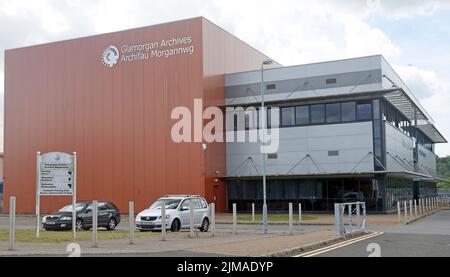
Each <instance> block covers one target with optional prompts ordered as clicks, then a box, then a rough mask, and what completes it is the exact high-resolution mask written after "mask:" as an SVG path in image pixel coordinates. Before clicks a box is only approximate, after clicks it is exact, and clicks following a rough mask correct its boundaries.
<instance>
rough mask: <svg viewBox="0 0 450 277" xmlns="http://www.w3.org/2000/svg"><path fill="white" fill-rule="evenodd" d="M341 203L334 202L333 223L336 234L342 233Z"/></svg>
mask: <svg viewBox="0 0 450 277" xmlns="http://www.w3.org/2000/svg"><path fill="white" fill-rule="evenodd" d="M341 207H342V204H338V203H335V204H334V223H335V227H334V228H335V231H336V235H337V236H341V235H342V234H343V233H344V226H343V222H342V220H343V218H342V213H341Z"/></svg>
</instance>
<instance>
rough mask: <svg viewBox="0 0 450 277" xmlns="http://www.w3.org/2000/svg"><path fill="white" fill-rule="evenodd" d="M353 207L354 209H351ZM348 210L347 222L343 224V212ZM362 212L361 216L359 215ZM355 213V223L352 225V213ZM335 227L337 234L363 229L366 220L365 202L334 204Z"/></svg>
mask: <svg viewBox="0 0 450 277" xmlns="http://www.w3.org/2000/svg"><path fill="white" fill-rule="evenodd" d="M353 207H354V209H353ZM346 211H348V224H347V225H346V224H345V218H344V217H345V212H346ZM361 212H362V216H361ZM354 213H355V215H356V225H355V226H354V225H353V223H354V222H353V219H354V218H353V214H354ZM334 216H335V229H336V234H337V235H338V236H342V235H346V234H351V233H353V232H358V231H364V230H365V229H366V222H367V209H366V203H365V202H355V203H336V204H334Z"/></svg>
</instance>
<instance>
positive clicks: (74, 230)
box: [69, 152, 77, 240]
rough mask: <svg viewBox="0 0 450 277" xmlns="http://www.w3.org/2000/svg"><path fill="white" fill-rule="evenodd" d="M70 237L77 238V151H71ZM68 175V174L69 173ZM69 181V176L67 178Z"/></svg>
mask: <svg viewBox="0 0 450 277" xmlns="http://www.w3.org/2000/svg"><path fill="white" fill-rule="evenodd" d="M72 165H73V168H72V173H73V174H72V238H73V239H74V240H75V239H76V238H77V226H76V225H77V212H76V210H75V208H76V206H77V153H76V152H73V156H72ZM69 175H70V174H69ZM69 181H70V178H69Z"/></svg>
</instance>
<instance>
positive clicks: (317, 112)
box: [311, 105, 325, 124]
mask: <svg viewBox="0 0 450 277" xmlns="http://www.w3.org/2000/svg"><path fill="white" fill-rule="evenodd" d="M320 123H325V105H312V106H311V124H320Z"/></svg>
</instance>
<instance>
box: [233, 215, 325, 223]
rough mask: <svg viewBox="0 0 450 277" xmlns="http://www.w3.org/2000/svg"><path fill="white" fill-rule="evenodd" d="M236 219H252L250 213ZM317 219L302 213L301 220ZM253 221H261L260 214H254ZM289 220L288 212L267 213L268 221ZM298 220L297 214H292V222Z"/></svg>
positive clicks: (249, 220)
mask: <svg viewBox="0 0 450 277" xmlns="http://www.w3.org/2000/svg"><path fill="white" fill-rule="evenodd" d="M237 219H238V221H248V222H251V221H252V215H251V214H250V215H238V217H237ZM316 219H319V217H318V216H313V215H302V220H303V221H308V220H316ZM255 221H257V222H261V221H262V215H261V214H257V215H255ZM288 221H289V215H288V214H269V222H288ZM295 221H298V215H297V216H294V222H295Z"/></svg>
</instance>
